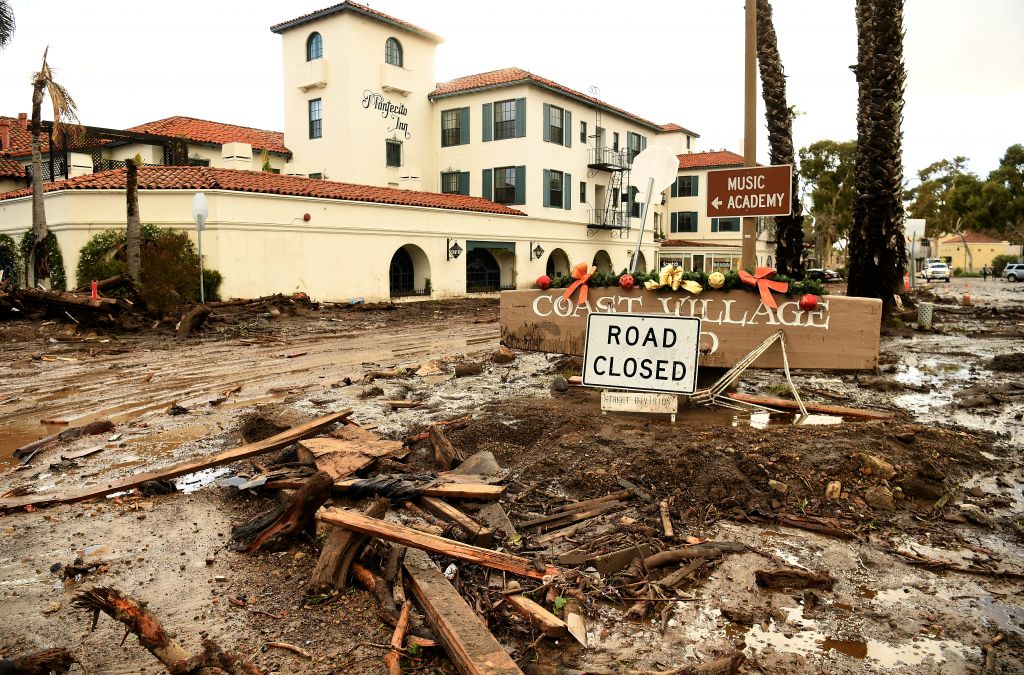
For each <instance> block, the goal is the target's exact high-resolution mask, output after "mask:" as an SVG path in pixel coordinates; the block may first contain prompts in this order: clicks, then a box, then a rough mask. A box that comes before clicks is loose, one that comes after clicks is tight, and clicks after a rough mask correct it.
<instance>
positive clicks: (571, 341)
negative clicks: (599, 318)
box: [501, 288, 882, 370]
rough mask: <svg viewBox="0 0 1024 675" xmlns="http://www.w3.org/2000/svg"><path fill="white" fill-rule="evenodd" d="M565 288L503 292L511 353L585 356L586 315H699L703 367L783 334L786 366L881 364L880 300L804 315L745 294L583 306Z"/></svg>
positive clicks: (607, 292) (771, 353) (774, 364)
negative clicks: (567, 296) (570, 298)
mask: <svg viewBox="0 0 1024 675" xmlns="http://www.w3.org/2000/svg"><path fill="white" fill-rule="evenodd" d="M563 292H564V291H563V290H562V289H550V290H548V291H538V290H528V291H505V292H503V293H502V294H501V341H502V344H504V345H506V346H508V347H514V348H516V349H528V350H533V351H543V352H558V353H563V354H575V355H577V356H582V355H583V344H584V334H585V331H586V322H587V315H588V314H589V313H590V312H591V311H596V312H634V313H645V312H646V313H653V314H674V315H677V316H699V317H701V319H702V322H701V343H700V348H701V359H700V365H701V366H713V367H716V368H728V367H731V366H734V365H735V364H736V362H737V361H739V360H740V359H742V358H743V357H744V356H746V355H747V354H748V353H749V352H750V350H752V349H753V348H754V347H756V346H757V345H759V344H760V343H761V341H763V340H764V339H765V338H766V337H768V336H769V335H771V334H772V333H774V332H776V331H778V330H779V329H782V330H783V332H784V333H785V336H786V353H787V354H788V355H789V365H790V367H791V368H827V369H835V370H864V369H870V368H874V367H875V366H876V365H877V364H878V348H879V341H880V337H879V335H880V328H881V320H882V301H881V300H878V299H872V298H851V297H846V296H843V295H827V296H825V297H824V298H823V299H822V302H821V304H820V305H819V308H818V309H816V310H815V311H813V312H806V311H803V310H801V309H800V308H799V306H798V304H797V300H798V298H796V297H786V296H782V295H778V294H776V299H777V301H778V304H779V307H778V309H771V308H769V307H767V306H765V305H763V304H762V303H761V300H760V297H759V296H758V294H757V293H756V292H752V291H747V290H734V291H729V292H724V291H704V292H703V293H701V294H700V295H697V296H694V295H690V294H689V293H684V292H672V291H648V290H645V289H633V290H631V291H625V290H623V289H615V288H591V289H590V294H589V299H588V301H587V303H585V304H583V305H576V304H575V302H573V301H567V300H563V299H562V297H561V296H562V293H563ZM754 367H755V368H781V367H782V352H781V351H780V350H779V349H778V348H774V347H773V348H772V349H769V350H768V351H767V352H766V353H765V354H764V355H762V356H761V357H760V358H759V359H758V360H757V361H756V362H755V363H754Z"/></svg>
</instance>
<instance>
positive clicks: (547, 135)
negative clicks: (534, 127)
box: [516, 103, 551, 141]
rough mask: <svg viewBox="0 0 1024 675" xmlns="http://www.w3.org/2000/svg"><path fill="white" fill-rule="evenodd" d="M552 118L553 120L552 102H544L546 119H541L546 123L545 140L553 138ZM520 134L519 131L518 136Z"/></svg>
mask: <svg viewBox="0 0 1024 675" xmlns="http://www.w3.org/2000/svg"><path fill="white" fill-rule="evenodd" d="M518 117H519V116H518V115H516V118H517V119H518ZM550 120H551V104H550V103H545V104H544V119H543V120H541V122H542V123H543V125H544V140H545V141H550V140H551V124H550ZM518 135H519V134H518V133H517V134H516V136H518Z"/></svg>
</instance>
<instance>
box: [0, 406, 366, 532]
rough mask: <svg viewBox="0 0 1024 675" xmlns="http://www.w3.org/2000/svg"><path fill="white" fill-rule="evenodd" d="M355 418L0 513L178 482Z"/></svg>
mask: <svg viewBox="0 0 1024 675" xmlns="http://www.w3.org/2000/svg"><path fill="white" fill-rule="evenodd" d="M351 414H352V411H351V410H343V411H341V412H337V413H332V414H330V415H326V416H324V417H320V418H318V419H315V420H310V421H309V422H306V423H305V424H300V425H298V426H296V427H292V428H291V429H287V430H285V431H282V432H281V433H279V434H277V435H275V436H271V437H270V438H267V439H265V440H262V441H259V442H258V443H250V444H248V445H243V446H240V447H237V448H233V449H231V450H224V451H223V452H218V453H215V454H213V455H209V456H206V457H200V458H199V459H194V460H190V461H188V462H183V463H181V464H175V465H174V466H170V467H167V468H165V469H157V470H156V471H150V472H147V473H142V474H136V475H134V476H129V477H127V478H122V479H118V480H111V481H107V482H105V483H100V484H99V485H94V486H89V487H85V488H82V489H79V490H70V491H67V492H63V493H58V494H33V495H28V496H24V497H13V498H9V499H0V511H2V512H6V511H11V510H14V509H20V508H25V507H26V506H33V507H40V506H51V505H53V504H67V503H70V502H77V501H81V500H83V499H91V498H93V497H103V496H105V495H109V494H111V493H113V492H122V491H124V490H130V489H131V488H134V487H138V486H139V485H141V484H142V483H145V482H147V481H153V480H167V479H170V478H177V477H178V476H184V475H187V474H190V473H195V472H196V471H202V470H203V469H210V468H213V467H216V466H222V465H224V464H230V463H231V462H237V461H238V460H240V459H248V458H250V457H255V456H256V455H262V454H264V453H267V452H273V451H274V450H280V449H281V448H284V447H287V446H289V445H291V444H292V443H294V442H295V441H298V440H301V439H303V438H307V437H309V436H312V435H313V434H316V433H319V432H320V431H322V430H323V429H326V428H327V427H329V426H331V425H332V424H334V423H336V422H340V421H341V420H343V419H345V418H346V417H348V416H349V415H351Z"/></svg>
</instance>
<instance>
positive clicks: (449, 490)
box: [334, 476, 507, 501]
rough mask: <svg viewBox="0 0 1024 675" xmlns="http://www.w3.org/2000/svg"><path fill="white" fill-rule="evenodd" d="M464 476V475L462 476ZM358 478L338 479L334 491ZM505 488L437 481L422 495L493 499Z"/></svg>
mask: <svg viewBox="0 0 1024 675" xmlns="http://www.w3.org/2000/svg"><path fill="white" fill-rule="evenodd" d="M463 478H466V476H463ZM357 480H358V479H355V478H353V479H348V480H339V481H337V482H335V484H334V491H335V492H337V493H339V494H345V491H346V490H348V488H350V487H351V486H352V484H353V483H355V482H356V481H357ZM506 489H507V488H506V487H505V486H504V485H487V484H486V483H477V482H469V481H465V482H464V481H458V482H454V481H453V482H450V483H449V482H438V483H433V484H430V485H427V486H426V487H424V488H423V492H422V494H423V496H426V497H443V498H446V499H479V500H481V501H494V500H495V499H500V498H501V496H502V495H503V494H505V490H506Z"/></svg>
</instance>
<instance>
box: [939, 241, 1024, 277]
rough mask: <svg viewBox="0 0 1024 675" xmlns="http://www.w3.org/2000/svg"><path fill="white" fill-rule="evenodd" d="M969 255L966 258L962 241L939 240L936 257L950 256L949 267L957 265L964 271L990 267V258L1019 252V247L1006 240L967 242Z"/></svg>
mask: <svg viewBox="0 0 1024 675" xmlns="http://www.w3.org/2000/svg"><path fill="white" fill-rule="evenodd" d="M969 246H970V249H971V257H970V259H968V257H967V250H966V247H965V246H964V245H963V242H956V243H945V242H939V245H938V249H939V250H938V257H940V258H951V259H952V261H951V262H950V264H949V267H950V269H953V268H956V267H959V268H960V269H962V270H963V271H965V272H981V268H982V267H984V266H985V265H989V266H990V267H991V265H992V260H993V259H994V258H995V257H996V256H997V255H1015V254H1017V253H1019V252H1020V247H1019V246H1015V245H1013V244H1011V243H1010V242H1008V241H1002V242H999V243H985V244H973V243H972V244H969Z"/></svg>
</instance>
